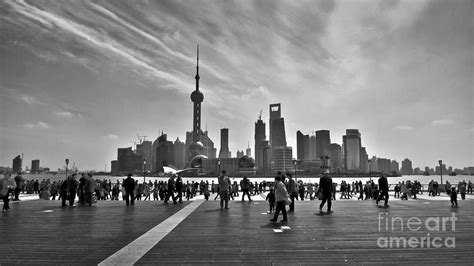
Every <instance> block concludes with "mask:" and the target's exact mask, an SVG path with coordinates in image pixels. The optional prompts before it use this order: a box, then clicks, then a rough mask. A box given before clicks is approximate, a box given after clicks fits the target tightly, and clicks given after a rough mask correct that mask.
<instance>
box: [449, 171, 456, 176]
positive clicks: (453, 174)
mask: <svg viewBox="0 0 474 266" xmlns="http://www.w3.org/2000/svg"><path fill="white" fill-rule="evenodd" d="M448 175H450V176H456V175H457V174H456V173H455V172H451V173H449V174H448Z"/></svg>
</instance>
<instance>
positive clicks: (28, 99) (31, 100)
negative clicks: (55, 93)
mask: <svg viewBox="0 0 474 266" xmlns="http://www.w3.org/2000/svg"><path fill="white" fill-rule="evenodd" d="M19 98H20V100H21V101H23V102H25V103H27V104H29V105H34V104H41V102H40V101H39V100H38V99H37V98H36V97H35V96H31V95H21V96H19Z"/></svg>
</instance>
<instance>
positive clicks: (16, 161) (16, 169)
mask: <svg viewBox="0 0 474 266" xmlns="http://www.w3.org/2000/svg"><path fill="white" fill-rule="evenodd" d="M21 161H22V160H21V156H20V155H18V156H16V157H15V158H14V159H13V166H12V170H13V172H14V173H18V172H20V171H21Z"/></svg>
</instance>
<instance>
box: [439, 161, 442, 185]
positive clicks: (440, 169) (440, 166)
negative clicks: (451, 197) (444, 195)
mask: <svg viewBox="0 0 474 266" xmlns="http://www.w3.org/2000/svg"><path fill="white" fill-rule="evenodd" d="M438 163H439V173H440V175H441V186H442V185H443V160H439V161H438Z"/></svg>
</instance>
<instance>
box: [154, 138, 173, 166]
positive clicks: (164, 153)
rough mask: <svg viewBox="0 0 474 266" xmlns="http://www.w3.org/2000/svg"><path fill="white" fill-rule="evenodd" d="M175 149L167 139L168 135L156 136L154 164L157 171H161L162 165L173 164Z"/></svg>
mask: <svg viewBox="0 0 474 266" xmlns="http://www.w3.org/2000/svg"><path fill="white" fill-rule="evenodd" d="M175 159H176V157H175V149H174V144H173V142H171V141H168V136H167V135H166V134H162V135H161V136H160V137H159V138H158V148H157V149H156V166H155V169H156V170H157V171H163V166H175V167H176V165H175Z"/></svg>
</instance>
